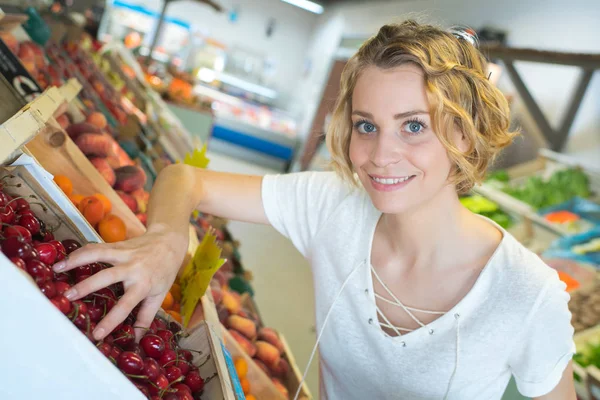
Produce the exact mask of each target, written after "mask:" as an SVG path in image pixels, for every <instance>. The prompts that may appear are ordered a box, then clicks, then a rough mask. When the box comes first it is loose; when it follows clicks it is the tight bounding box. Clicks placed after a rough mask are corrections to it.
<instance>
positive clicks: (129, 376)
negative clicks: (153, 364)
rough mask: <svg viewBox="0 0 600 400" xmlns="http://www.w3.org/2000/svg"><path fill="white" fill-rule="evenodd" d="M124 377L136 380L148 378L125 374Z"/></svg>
mask: <svg viewBox="0 0 600 400" xmlns="http://www.w3.org/2000/svg"><path fill="white" fill-rule="evenodd" d="M125 376H126V377H128V378H136V379H148V377H147V376H146V375H131V374H125Z"/></svg>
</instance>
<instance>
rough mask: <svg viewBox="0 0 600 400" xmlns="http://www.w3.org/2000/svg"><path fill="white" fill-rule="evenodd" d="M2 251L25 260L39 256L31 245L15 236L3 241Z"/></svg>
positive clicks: (10, 256)
mask: <svg viewBox="0 0 600 400" xmlns="http://www.w3.org/2000/svg"><path fill="white" fill-rule="evenodd" d="M2 252H3V253H4V255H6V256H7V257H9V258H12V257H19V258H22V259H23V260H24V261H25V262H27V261H29V260H33V259H37V258H38V253H37V251H36V250H35V249H34V248H33V247H32V246H31V245H29V244H27V243H25V242H24V241H23V240H22V239H21V238H18V237H14V236H13V237H10V238H7V239H5V240H4V241H3V242H2Z"/></svg>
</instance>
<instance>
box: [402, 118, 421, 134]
mask: <svg viewBox="0 0 600 400" xmlns="http://www.w3.org/2000/svg"><path fill="white" fill-rule="evenodd" d="M423 129H425V125H424V124H423V123H422V122H419V121H407V122H406V123H405V124H404V130H405V131H406V132H407V133H409V134H410V135H418V134H419V133H421V132H422V131H423Z"/></svg>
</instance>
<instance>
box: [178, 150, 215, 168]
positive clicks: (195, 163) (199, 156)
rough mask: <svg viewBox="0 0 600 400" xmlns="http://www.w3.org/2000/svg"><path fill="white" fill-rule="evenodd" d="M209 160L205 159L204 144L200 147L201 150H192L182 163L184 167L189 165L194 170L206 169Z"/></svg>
mask: <svg viewBox="0 0 600 400" xmlns="http://www.w3.org/2000/svg"><path fill="white" fill-rule="evenodd" d="M209 162H210V159H209V158H208V157H206V144H205V145H204V146H202V149H200V150H198V149H194V151H193V152H192V153H191V154H190V153H188V154H186V155H185V158H184V159H183V163H184V164H186V165H191V166H192V167H196V168H206V167H208V163H209Z"/></svg>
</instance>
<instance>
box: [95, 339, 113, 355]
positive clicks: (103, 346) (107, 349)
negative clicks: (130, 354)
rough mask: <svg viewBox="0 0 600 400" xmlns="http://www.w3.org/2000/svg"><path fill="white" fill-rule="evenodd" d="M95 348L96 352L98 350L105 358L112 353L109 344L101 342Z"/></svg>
mask: <svg viewBox="0 0 600 400" xmlns="http://www.w3.org/2000/svg"><path fill="white" fill-rule="evenodd" d="M96 347H98V350H100V352H101V353H102V354H104V356H105V357H109V356H110V352H111V351H112V346H111V345H110V344H108V343H106V342H102V343H99V344H98V345H97V346H96Z"/></svg>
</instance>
